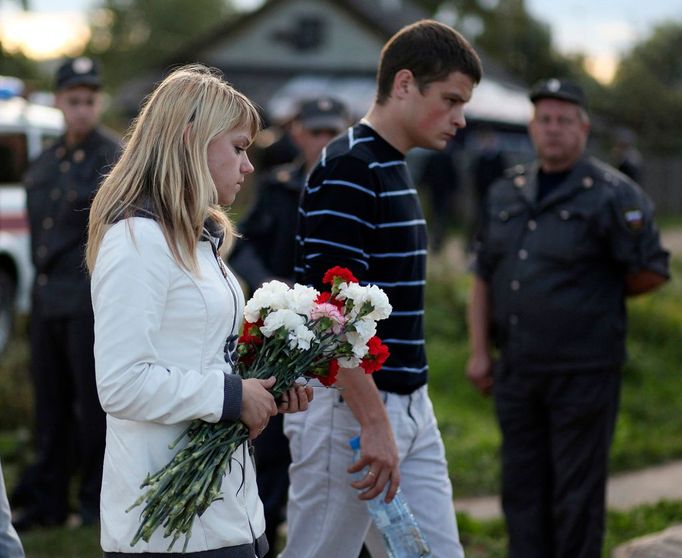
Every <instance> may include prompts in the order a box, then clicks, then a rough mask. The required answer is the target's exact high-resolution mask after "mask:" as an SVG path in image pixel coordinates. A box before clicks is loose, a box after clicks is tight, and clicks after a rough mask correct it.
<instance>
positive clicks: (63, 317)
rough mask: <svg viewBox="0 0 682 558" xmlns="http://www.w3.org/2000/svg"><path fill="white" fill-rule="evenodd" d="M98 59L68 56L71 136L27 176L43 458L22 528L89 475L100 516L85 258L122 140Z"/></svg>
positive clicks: (51, 520)
mask: <svg viewBox="0 0 682 558" xmlns="http://www.w3.org/2000/svg"><path fill="white" fill-rule="evenodd" d="M100 87H101V80H100V74H99V70H98V67H97V64H96V62H95V61H94V60H92V59H90V58H86V57H81V58H75V59H69V60H67V61H66V62H64V63H63V64H62V65H61V66H60V67H59V69H58V71H57V75H56V91H55V105H56V106H57V108H59V109H60V110H61V111H62V113H63V115H64V122H65V133H64V135H63V136H62V137H61V138H60V139H59V140H58V141H57V142H56V143H55V144H54V145H52V146H51V147H50V148H48V149H47V150H46V151H44V152H43V153H42V154H41V155H40V156H39V157H38V159H37V160H36V161H35V162H34V163H33V164H32V165H31V166H30V168H29V169H28V171H27V173H26V176H25V185H26V192H27V209H28V215H29V223H30V228H31V250H32V258H33V264H34V267H35V281H34V285H33V298H32V312H31V323H30V346H31V363H32V366H31V368H32V372H33V382H34V396H35V429H36V437H37V460H36V463H35V464H34V465H32V466H31V467H29V469H28V470H27V471H26V472H25V474H24V476H23V478H22V480H21V481H20V483H19V485H18V487H17V490H16V491H15V493H14V496H13V503H14V504H15V505H21V506H22V507H23V514H20V515H19V519H18V520H17V521H16V522H15V526H16V527H17V528H18V529H20V530H26V529H29V528H32V527H34V526H44V525H59V524H61V523H63V522H64V521H65V520H66V518H67V515H68V511H69V506H68V500H69V482H70V478H71V476H72V475H73V474H74V473H75V472H76V470H77V472H78V474H79V478H80V488H79V491H78V498H79V503H80V510H79V511H80V515H81V519H82V520H83V522H84V523H91V522H95V521H97V519H98V517H99V492H100V487H101V482H102V481H101V479H102V461H103V457H104V436H105V416H104V413H103V411H102V409H101V407H100V404H99V399H98V397H97V391H96V387H95V364H94V357H93V341H94V336H93V314H92V305H91V302H90V282H89V277H88V273H87V271H86V268H85V265H84V250H85V243H86V237H87V227H88V214H89V208H90V204H91V202H92V198H93V196H94V194H95V191H96V190H97V187H98V185H99V184H100V182H101V180H102V177H103V175H104V174H105V173H106V172H107V170H108V169H109V168H110V167H111V165H112V164H113V163H114V162H115V160H116V157H117V155H118V152H119V141H118V140H117V139H115V138H114V137H113V136H111V135H110V134H109V133H107V132H105V131H103V130H101V129H100V128H99V127H98V125H99V120H100V114H101V110H102V104H101V95H100V92H99V90H100Z"/></svg>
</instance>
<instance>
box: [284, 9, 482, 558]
mask: <svg viewBox="0 0 682 558" xmlns="http://www.w3.org/2000/svg"><path fill="white" fill-rule="evenodd" d="M480 78H481V65H480V61H479V58H478V56H477V55H476V53H475V51H474V50H473V49H472V47H471V46H470V45H469V43H468V42H467V41H466V40H465V39H464V38H463V37H462V36H461V35H460V34H459V33H457V32H456V31H454V30H453V29H452V28H450V27H447V26H445V25H443V24H440V23H438V22H435V21H432V20H423V21H420V22H417V23H415V24H412V25H410V26H407V27H405V28H403V29H402V30H401V31H399V32H398V33H397V34H396V35H394V36H393V37H392V38H391V39H390V40H389V41H388V43H387V44H386V45H385V46H384V49H383V50H382V53H381V60H380V63H379V70H378V74H377V95H376V100H375V103H374V105H373V106H372V108H371V109H370V111H369V113H368V114H367V116H366V117H365V118H363V119H362V120H361V121H360V123H359V124H358V125H356V126H354V127H353V128H350V129H349V130H348V131H347V132H346V133H345V134H343V135H341V136H340V137H339V138H337V139H336V140H334V141H333V142H332V143H331V144H330V145H329V146H327V148H326V149H325V150H324V151H323V152H322V156H321V158H320V161H319V163H318V165H317V167H316V168H315V170H314V171H313V172H312V174H311V176H310V178H309V181H308V184H307V186H306V189H305V192H304V195H303V198H302V202H301V208H300V220H299V250H298V258H297V269H296V272H297V280H298V281H299V282H302V283H307V284H312V285H315V286H317V287H318V288H320V287H321V286H322V285H321V284H320V280H321V278H322V275H323V274H324V271H325V270H327V269H328V268H330V267H333V266H335V265H341V266H344V267H347V268H349V269H351V270H352V271H353V273H354V274H355V276H356V277H358V279H359V280H360V282H361V283H373V284H376V285H378V286H380V287H381V288H382V289H384V290H385V291H386V293H387V294H388V296H389V299H390V301H391V304H392V305H393V313H392V314H391V317H390V318H389V319H388V320H385V321H384V322H380V325H379V330H378V335H379V336H380V337H381V338H382V339H383V341H384V343H386V344H387V345H388V347H389V349H390V351H391V356H390V358H389V360H388V361H387V362H386V364H385V366H384V368H383V369H382V370H381V371H380V372H377V373H375V374H374V375H373V376H366V375H365V374H364V373H363V370H362V369H359V368H358V369H345V370H343V371H342V372H341V373H340V374H339V381H338V385H339V386H340V388H341V391H336V390H329V389H323V388H319V389H316V394H315V404H314V405H311V409H310V410H309V412H308V413H300V414H301V415H305V416H302V417H297V416H294V415H292V416H291V419H290V418H289V416H287V417H286V419H285V433H286V434H287V436H288V437H289V440H290V446H291V453H292V459H293V463H292V466H291V468H290V478H291V488H290V492H289V497H290V498H289V506H288V509H287V520H288V542H287V546H286V548H285V549H284V552H283V553H282V555H281V557H282V558H294V557H295V558H319V557H321V556H324V557H325V558H336V557H338V558H349V557H352V556H357V554H358V552H359V551H360V548H361V546H362V542H363V540H364V539H365V537H367V546H368V547H369V549H370V551H371V552H372V554H373V556H385V553H383V554H382V551H381V550H380V549H381V546H382V545H381V542H380V541H379V540H378V538H377V536H376V535H377V533H376V531H374V530H371V531H370V533H369V535H368V528H369V527H370V519H369V515H368V513H367V510H366V506H365V502H364V501H363V500H367V499H370V498H373V497H375V496H377V495H378V494H380V493H381V492H382V490H384V488H387V495H386V499H388V500H390V499H392V498H393V496H394V495H395V492H396V490H397V489H398V485H399V484H400V485H401V486H402V492H403V493H404V496H405V498H406V499H407V501H408V503H409V504H410V506H411V508H412V511H413V513H414V515H415V516H416V518H417V520H418V521H419V523H420V525H421V527H422V529H423V531H424V533H425V536H426V539H427V542H428V543H429V545H430V546H431V550H432V554H433V556H434V558H460V557H462V556H463V551H462V547H461V545H460V543H459V536H458V532H457V524H456V519H455V513H454V509H453V506H452V487H451V486H450V481H449V478H448V471H447V463H446V461H445V451H444V447H443V442H442V439H441V436H440V433H439V431H438V427H437V424H436V420H435V417H434V414H433V408H432V406H431V402H430V400H429V397H428V393H427V388H426V382H427V371H428V365H427V363H426V354H425V347H424V328H423V317H424V284H425V274H426V253H427V244H426V224H425V221H424V218H423V215H422V211H421V207H420V205H419V200H418V197H417V192H416V191H415V189H414V187H413V185H412V183H411V181H410V178H409V175H408V171H407V167H406V165H405V154H406V153H407V151H409V150H410V149H411V148H413V147H424V148H432V149H443V148H445V146H446V144H447V143H448V141H449V140H450V139H452V137H453V136H454V135H455V133H456V132H457V129H458V128H462V127H464V125H465V120H464V115H463V108H464V105H465V104H466V103H467V102H468V101H469V100H470V98H471V95H472V92H473V88H474V86H475V85H476V84H477V83H478V82H479V81H480ZM358 433H360V435H361V446H362V449H361V454H362V457H361V459H360V460H359V461H358V462H357V463H356V464H355V465H354V466H353V467H351V468H350V469H349V468H348V466H349V464H350V461H351V452H350V448H349V447H348V439H349V438H351V437H353V436H355V435H357V434H358ZM365 467H367V468H366V469H364V471H363V474H362V475H361V479H360V480H359V481H356V482H354V483H353V484H352V485H351V481H352V479H351V477H350V475H349V474H348V473H349V472H351V473H354V472H358V471H360V470H362V469H363V468H365ZM357 489H360V490H363V492H362V493H361V495H360V497H359V498H358V495H357Z"/></svg>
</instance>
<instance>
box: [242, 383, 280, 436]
mask: <svg viewBox="0 0 682 558" xmlns="http://www.w3.org/2000/svg"><path fill="white" fill-rule="evenodd" d="M274 385H275V377H274V376H271V377H269V378H268V379H267V380H257V379H255V378H250V379H248V380H244V381H243V382H242V414H241V416H240V418H241V421H242V422H243V423H244V424H245V425H246V427H247V428H248V429H249V438H250V439H251V440H253V439H254V438H255V437H256V436H258V435H259V434H260V433H261V432H263V430H265V427H266V426H267V425H268V421H269V420H270V417H272V416H275V415H276V414H277V405H275V398H274V397H273V396H272V394H271V393H270V392H269V391H268V390H269V389H270V388H272V386H274Z"/></svg>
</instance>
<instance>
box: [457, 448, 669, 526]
mask: <svg viewBox="0 0 682 558" xmlns="http://www.w3.org/2000/svg"><path fill="white" fill-rule="evenodd" d="M607 490H608V497H607V499H608V507H609V509H613V510H621V511H624V510H629V509H631V508H634V507H636V506H641V505H644V504H656V503H657V502H660V501H661V500H682V461H673V462H671V463H667V464H665V465H659V466H656V467H651V468H648V469H643V470H641V471H635V472H631V473H619V474H617V475H613V476H612V477H611V478H610V479H609V484H608V489H607ZM455 509H456V510H457V511H458V512H466V513H468V514H469V515H471V516H472V517H474V518H476V519H493V518H496V517H501V515H502V510H501V508H500V500H499V498H498V497H497V496H486V497H482V498H466V499H460V500H457V499H456V500H455Z"/></svg>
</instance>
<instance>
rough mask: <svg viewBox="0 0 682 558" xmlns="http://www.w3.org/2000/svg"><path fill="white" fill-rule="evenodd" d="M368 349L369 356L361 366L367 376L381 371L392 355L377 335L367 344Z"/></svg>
mask: <svg viewBox="0 0 682 558" xmlns="http://www.w3.org/2000/svg"><path fill="white" fill-rule="evenodd" d="M367 347H368V349H369V350H368V352H367V356H365V358H363V359H362V361H361V362H360V366H361V367H362V368H363V369H364V371H365V373H366V374H371V373H372V372H376V371H377V370H380V369H381V367H382V366H383V365H384V362H386V359H387V358H388V357H389V356H390V355H391V353H390V352H389V350H388V347H387V346H386V345H384V344H383V343H382V342H381V339H379V338H378V337H377V336H376V335H375V336H374V337H372V338H371V339H370V340H369V341H368V342H367Z"/></svg>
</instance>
